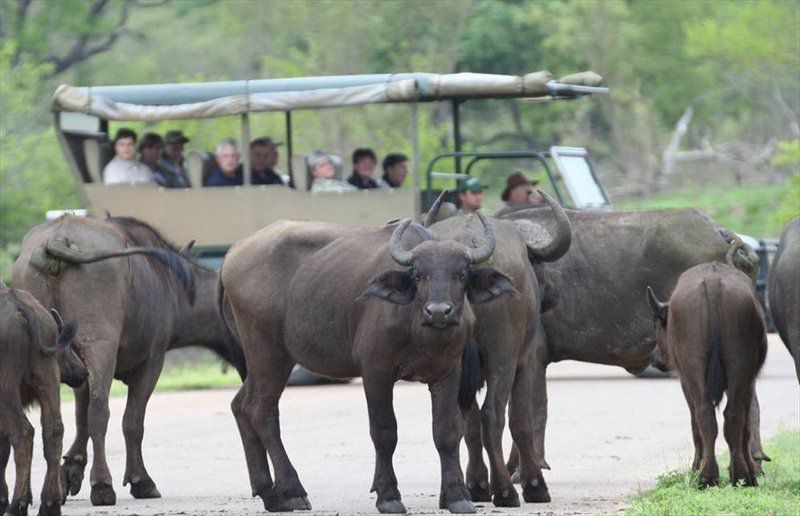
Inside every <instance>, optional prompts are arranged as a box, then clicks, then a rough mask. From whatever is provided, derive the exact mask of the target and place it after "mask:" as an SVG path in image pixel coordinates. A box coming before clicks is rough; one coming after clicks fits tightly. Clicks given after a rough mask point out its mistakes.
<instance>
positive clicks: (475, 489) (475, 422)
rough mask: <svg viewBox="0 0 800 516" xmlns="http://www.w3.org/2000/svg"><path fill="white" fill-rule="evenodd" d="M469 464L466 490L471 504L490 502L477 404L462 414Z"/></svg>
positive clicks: (487, 474)
mask: <svg viewBox="0 0 800 516" xmlns="http://www.w3.org/2000/svg"><path fill="white" fill-rule="evenodd" d="M464 417H465V423H466V424H465V426H466V432H465V434H464V441H465V442H466V443H467V451H468V452H469V462H467V489H469V495H470V498H471V499H472V501H473V502H491V501H492V492H491V491H490V490H489V470H488V469H486V463H484V462H483V440H481V410H480V407H478V402H477V401H476V402H475V403H473V404H472V407H470V409H469V410H468V411H466V412H465V413H464Z"/></svg>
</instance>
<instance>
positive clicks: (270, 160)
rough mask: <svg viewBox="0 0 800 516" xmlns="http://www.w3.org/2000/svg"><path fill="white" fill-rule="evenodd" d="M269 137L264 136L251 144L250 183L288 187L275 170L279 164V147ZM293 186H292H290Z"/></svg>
mask: <svg viewBox="0 0 800 516" xmlns="http://www.w3.org/2000/svg"><path fill="white" fill-rule="evenodd" d="M281 143H282V142H276V141H273V140H272V138H270V137H269V136H262V137H260V138H256V139H255V140H253V141H252V142H250V183H251V184H254V185H287V184H289V181H288V177H284V175H283V174H281V173H280V171H278V170H276V169H275V165H277V164H278V145H281ZM289 186H291V185H289Z"/></svg>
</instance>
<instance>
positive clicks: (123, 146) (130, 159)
mask: <svg viewBox="0 0 800 516" xmlns="http://www.w3.org/2000/svg"><path fill="white" fill-rule="evenodd" d="M135 155H136V133H135V132H134V131H132V130H130V129H127V128H124V127H123V128H121V129H119V130H118V131H117V135H116V136H115V137H114V158H113V159H112V160H111V161H109V162H108V165H106V166H105V168H104V169H103V183H104V184H106V185H115V184H126V183H152V182H154V181H155V179H154V177H153V171H152V170H150V168H149V167H148V166H147V165H145V164H144V163H140V162H138V161H136V160H134V156H135Z"/></svg>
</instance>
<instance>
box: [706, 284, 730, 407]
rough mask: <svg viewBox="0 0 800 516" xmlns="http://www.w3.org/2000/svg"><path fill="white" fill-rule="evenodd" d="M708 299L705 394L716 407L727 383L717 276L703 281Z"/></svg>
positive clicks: (719, 287)
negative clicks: (723, 357) (723, 359)
mask: <svg viewBox="0 0 800 516" xmlns="http://www.w3.org/2000/svg"><path fill="white" fill-rule="evenodd" d="M703 286H704V287H705V291H706V298H707V301H708V305H707V306H708V343H709V348H708V358H707V360H708V361H707V362H706V394H707V395H708V398H709V399H710V400H711V401H712V402H713V404H714V407H718V406H719V403H720V401H722V394H723V393H724V392H725V387H726V385H727V383H728V381H727V378H726V374H725V365H724V363H723V361H722V342H721V337H720V324H719V305H720V290H721V286H720V281H719V278H717V277H715V278H709V279H706V280H704V281H703Z"/></svg>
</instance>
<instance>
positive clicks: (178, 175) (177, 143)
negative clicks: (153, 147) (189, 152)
mask: <svg viewBox="0 0 800 516" xmlns="http://www.w3.org/2000/svg"><path fill="white" fill-rule="evenodd" d="M188 142H189V138H187V137H186V136H184V135H183V132H181V131H167V134H166V135H165V136H164V153H163V154H162V155H161V158H160V159H159V160H158V167H157V168H156V171H155V173H154V174H155V176H156V182H157V183H158V184H160V185H161V186H164V187H167V188H187V187H189V186H190V183H189V173H188V170H187V169H186V162H185V159H184V157H183V146H184V145H185V144H187V143H188Z"/></svg>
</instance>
